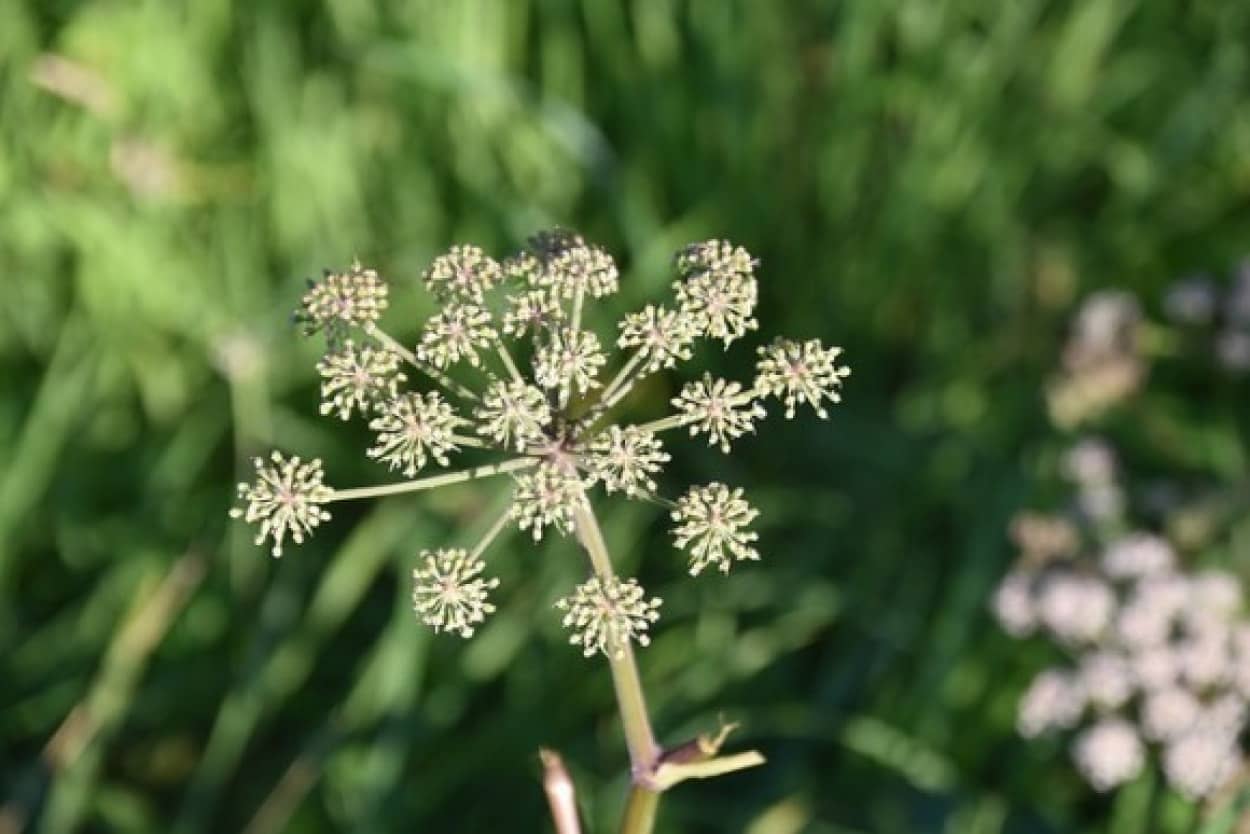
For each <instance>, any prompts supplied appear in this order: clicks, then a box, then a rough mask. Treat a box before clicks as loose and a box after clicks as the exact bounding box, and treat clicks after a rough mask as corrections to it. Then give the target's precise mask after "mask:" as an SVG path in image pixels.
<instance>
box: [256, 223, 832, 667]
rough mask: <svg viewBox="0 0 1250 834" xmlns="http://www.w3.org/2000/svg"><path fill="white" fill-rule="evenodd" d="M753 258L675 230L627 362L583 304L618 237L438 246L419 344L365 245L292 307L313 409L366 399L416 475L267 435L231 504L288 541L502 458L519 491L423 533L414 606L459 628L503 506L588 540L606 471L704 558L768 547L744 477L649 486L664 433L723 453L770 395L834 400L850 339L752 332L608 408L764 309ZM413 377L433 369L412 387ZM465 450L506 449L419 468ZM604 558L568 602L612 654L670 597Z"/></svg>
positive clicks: (740, 329) (398, 459) (344, 407)
mask: <svg viewBox="0 0 1250 834" xmlns="http://www.w3.org/2000/svg"><path fill="white" fill-rule="evenodd" d="M757 265H758V264H757V261H756V260H755V259H754V258H753V257H751V256H750V254H748V253H747V252H746V250H745V249H743V248H742V247H740V246H737V245H734V244H731V243H729V242H726V241H722V240H709V241H704V242H702V243H696V244H692V245H690V246H688V247H686V248H685V249H683V250H682V251H681V252H679V253H678V254H677V256H676V264H675V266H676V279H675V280H674V282H673V284H672V288H673V296H674V302H673V304H672V306H668V307H666V306H663V305H654V304H648V305H646V306H645V307H643V308H642V309H641V310H639V311H637V312H633V313H629V314H627V315H625V316H624V318H623V319H622V320H621V321H620V322H619V324H618V326H617V328H616V333H617V336H616V339H615V344H616V347H618V348H620V349H621V350H622V351H623V352H624V355H623V358H622V362H621V363H620V365H619V369H618V370H617V371H616V372H615V373H614V374H613V375H611V376H610V377H606V378H605V377H604V375H603V371H604V369H605V367H606V366H607V364H608V358H609V357H608V350H607V348H606V347H605V344H604V343H603V342H601V341H600V337H599V335H598V334H597V333H596V332H595V331H594V330H592V329H590V328H589V327H588V326H586V325H584V324H583V319H586V318H588V315H587V312H588V311H587V302H588V301H591V300H594V299H601V298H604V297H605V296H608V295H611V294H612V293H614V292H616V290H617V289H618V288H619V286H620V272H619V270H618V269H617V266H616V263H615V262H614V261H613V259H612V257H611V256H610V255H609V254H608V253H607V252H605V251H604V250H603V249H602V248H600V247H598V246H594V245H592V244H589V243H587V242H586V241H585V240H583V239H582V238H581V237H580V236H578V235H576V234H574V233H572V232H567V231H563V230H556V231H551V232H544V233H542V234H539V235H536V236H535V237H533V238H532V239H531V240H530V241H529V242H528V245H527V246H526V247H525V248H524V249H523V250H522V251H521V252H519V253H517V254H515V255H513V256H511V257H509V258H507V259H505V260H503V261H497V260H495V259H494V258H492V257H491V256H490V255H489V254H488V253H486V252H485V251H484V250H482V249H481V248H479V247H476V246H470V245H460V246H454V247H452V248H451V249H450V250H448V251H447V252H446V253H444V254H442V255H440V256H438V257H437V258H435V259H434V260H433V262H432V263H431V264H430V266H429V267H428V268H427V269H426V270H425V271H424V273H423V274H422V282H423V283H424V285H425V287H426V288H427V289H428V290H429V292H430V294H431V295H432V296H433V297H434V298H435V299H436V300H437V301H438V302H439V304H440V307H439V309H438V311H437V312H436V313H435V314H434V315H433V316H431V317H430V318H429V320H428V321H426V322H425V325H424V327H422V328H421V331H420V334H419V335H418V336H417V337H416V339H415V341H411V342H407V343H404V342H403V341H401V340H399V339H396V338H394V337H392V336H391V335H389V334H388V333H387V332H386V331H385V330H383V328H382V325H381V316H382V313H383V312H384V311H385V309H386V307H387V302H388V296H387V293H388V289H387V285H386V283H385V282H384V281H382V279H381V278H380V277H379V275H378V273H377V272H376V271H374V270H371V269H366V268H364V267H362V266H361V265H359V264H354V265H353V266H352V267H351V268H350V269H349V270H347V271H345V272H341V273H340V272H327V273H326V274H325V276H324V277H323V278H322V279H321V280H320V281H317V282H313V283H311V284H310V286H309V288H308V291H307V293H306V294H305V295H304V297H303V300H302V303H301V305H300V309H299V311H298V312H297V313H296V319H297V320H298V321H299V322H301V323H302V325H303V330H304V332H305V333H306V334H309V335H311V334H315V333H324V334H325V335H326V337H327V353H326V354H325V356H324V358H323V359H322V360H321V362H320V363H319V364H318V371H319V373H320V375H321V378H322V388H321V394H322V405H321V411H322V413H323V414H326V415H332V416H334V417H337V418H339V419H341V420H350V419H352V418H353V417H361V418H363V419H364V420H365V421H366V422H367V425H368V428H369V429H370V430H371V431H372V432H373V433H374V437H375V439H374V442H373V444H372V445H371V446H370V447H369V448H368V449H367V451H366V455H367V456H368V457H369V458H371V459H374V460H376V461H378V462H380V463H383V464H385V465H386V466H387V467H388V468H389V469H390V470H392V471H394V470H398V471H400V472H402V474H403V475H404V476H405V477H407V478H409V479H412V480H409V481H406V482H402V483H398V484H386V485H382V486H376V487H363V488H357V489H348V490H334V489H331V488H329V487H327V486H325V485H324V484H323V483H322V471H321V462H320V461H317V460H314V461H312V462H309V463H304V462H301V461H300V460H299V459H298V458H290V459H287V458H284V457H283V456H281V455H279V454H277V453H275V454H274V456H273V457H272V458H271V459H270V460H269V461H265V460H262V459H258V460H257V461H256V481H255V483H252V484H247V483H245V484H241V485H240V486H239V498H240V500H241V501H242V502H243V504H244V506H243V507H241V508H237V509H236V510H234V511H233V515H235V516H236V517H242V518H244V519H245V520H246V521H247V522H249V523H255V524H259V525H260V528H259V533H258V536H257V543H258V544H260V543H263V542H264V541H266V540H271V541H272V543H273V545H272V551H273V554H274V555H275V556H278V555H280V554H281V553H282V545H283V542H284V541H285V540H286V539H287V538H288V537H289V538H290V539H291V540H294V541H295V542H297V543H298V542H301V541H302V540H303V539H304V538H305V537H306V536H308V535H310V534H311V533H312V531H313V529H314V528H315V527H317V526H318V525H319V524H320V523H322V522H323V521H325V520H327V519H328V518H329V513H327V512H326V511H325V509H324V505H325V504H327V503H330V502H332V501H338V500H345V499H348V498H362V497H369V496H374V495H386V494H394V493H401V492H410V491H417V490H422V489H427V488H432V487H435V486H440V485H443V484H448V483H457V482H463V481H467V480H473V479H477V478H485V477H489V476H495V475H510V476H511V488H512V493H511V502H510V503H509V505H508V509H507V511H506V512H505V513H504V514H503V515H502V516H501V518H500V519H499V520H498V521H497V523H496V524H495V525H494V526H493V527H492V528H491V530H490V532H489V533H488V534H487V535H486V537H485V538H484V539H483V540H482V541H481V542H479V543H478V545H477V546H476V547H474V548H473V549H472V550H471V551H468V550H462V549H440V550H436V551H433V552H429V551H424V552H422V553H421V555H420V557H419V561H420V565H419V567H417V568H416V569H415V570H414V571H413V581H414V590H413V605H414V608H415V610H416V613H417V616H418V617H419V619H420V620H421V621H422V622H424V623H426V624H427V625H429V626H430V627H432V628H433V629H435V630H436V631H447V632H451V633H453V634H457V635H461V636H464V637H468V636H470V635H472V634H473V633H474V631H475V629H476V628H477V627H478V625H479V624H481V623H482V622H483V621H484V620H485V618H486V617H487V615H489V614H490V613H491V612H492V611H493V610H494V605H493V604H492V603H491V602H490V601H489V599H488V595H489V592H491V591H493V590H494V589H495V588H496V587H497V586H498V584H499V583H498V580H496V579H492V578H488V577H486V576H485V575H484V572H485V570H486V563H485V562H484V561H483V559H482V558H481V555H482V553H483V552H484V551H485V550H486V548H487V546H488V545H489V544H490V543H491V541H492V540H493V539H494V537H495V536H496V535H498V534H499V532H500V531H501V530H502V529H503V528H504V527H505V526H506V525H507V524H508V523H509V522H511V523H512V524H514V525H515V526H516V527H517V528H518V529H520V530H522V531H525V532H527V533H529V534H530V536H531V537H532V538H533V539H534V540H536V541H537V540H540V539H541V538H542V537H543V536H544V534H546V533H548V532H549V531H552V530H554V531H556V532H558V533H570V532H573V531H576V532H577V534H578V536H579V537H580V538H581V539H582V542H583V544H584V545H585V546H586V547H587V549H588V551H589V550H590V549H591V546H592V544H593V542H591V541H590V540H588V538H587V536H588V535H590V534H588V532H587V528H588V525H590V526H593V529H594V530H595V531H596V532H595V533H594V534H593V535H598V533H597V525H595V524H594V522H593V513H592V511H591V505H590V498H589V495H588V492H589V490H591V489H592V488H593V487H595V486H599V485H601V486H602V487H603V489H604V491H605V492H607V493H616V492H619V493H623V494H624V496H625V497H627V498H634V499H641V500H646V501H651V502H655V503H658V504H660V505H662V506H664V507H666V508H668V509H669V511H670V515H671V517H672V521H673V528H672V533H673V537H674V544H675V546H676V548H677V549H679V550H683V551H685V552H686V556H687V565H686V569H687V570H688V571H689V573H690V574H692V575H696V574H699V573H700V572H702V571H703V570H704V569H706V568H709V567H714V568H715V569H716V570H718V571H720V572H722V573H725V572H728V571H729V570H730V568H731V567H732V566H733V565H734V564H735V563H737V562H741V561H754V560H757V559H759V558H760V554H759V552H758V551H757V550H756V548H755V542H756V541H757V539H758V535H757V534H756V533H755V532H754V531H753V530H752V529H751V526H752V524H753V523H754V522H755V520H756V518H757V517H758V515H759V513H758V511H757V510H756V509H755V508H754V507H752V506H751V504H750V503H749V502H748V501H747V499H746V498H745V497H744V495H743V491H742V490H741V489H739V488H731V487H729V486H726V485H725V484H721V483H711V484H707V485H705V486H695V487H693V488H691V489H689V490H688V491H687V492H686V493H685V494H684V495H682V496H681V497H680V498H678V499H677V500H675V501H670V500H668V499H665V498H662V497H660V496H659V495H658V494H657V493H658V490H659V478H660V476H661V475H662V470H663V467H664V465H665V464H666V463H667V462H668V461H669V460H670V455H669V453H668V451H666V450H665V448H664V444H663V443H662V441H661V440H660V437H659V435H660V434H661V433H663V432H665V431H668V430H671V429H679V428H684V429H686V430H687V432H688V433H689V435H690V436H691V437H704V438H706V440H707V442H708V444H709V445H711V446H713V447H715V448H718V449H720V450H721V451H723V452H729V451H730V449H731V448H732V445H733V444H734V443H735V442H737V441H739V440H740V439H741V438H742V437H743V436H744V435H746V434H750V433H753V432H754V431H755V427H756V424H757V423H758V421H759V420H761V419H763V418H764V417H765V416H766V409H765V404H766V402H768V401H769V400H770V399H776V400H777V401H779V402H780V403H781V405H782V408H783V410H784V413H785V415H786V417H787V418H793V417H794V416H795V415H796V413H797V411H798V410H799V408H801V407H810V408H811V409H812V410H813V411H814V412H815V413H816V415H817V416H819V417H822V418H824V417H828V410H827V408H826V405H827V404H830V403H838V402H839V401H840V399H841V388H842V384H843V380H844V379H845V378H846V376H847V375H848V374H849V373H850V370H849V369H848V368H846V367H845V366H844V365H841V364H840V357H841V349H840V348H837V347H826V346H824V345H823V344H822V343H821V342H820V341H818V340H816V339H810V340H805V341H795V340H791V339H777V340H775V341H773V342H772V343H770V344H767V345H764V346H761V347H759V348H758V356H759V358H758V361H757V363H756V374H755V378H754V379H753V380H752V381H751V382H749V383H743V382H737V381H732V380H726V379H720V378H716V377H713V376H712V375H710V374H704V375H702V377H701V378H699V379H696V380H694V381H691V382H689V383H687V384H686V385H685V386H684V387H682V388H681V390H680V393H679V395H678V396H677V397H676V398H674V399H673V401H672V405H673V407H674V413H673V414H670V415H669V416H667V417H663V418H661V419H658V420H653V421H651V422H646V423H639V424H624V425H613V424H611V423H610V422H608V420H607V418H608V417H609V415H610V413H611V412H612V410H613V409H614V408H616V406H617V405H618V404H619V403H621V402H622V401H623V400H624V399H625V398H626V397H627V396H628V395H629V394H630V392H631V391H633V390H635V387H636V385H637V383H638V382H640V381H641V380H643V379H644V378H646V377H647V376H649V375H651V374H654V373H656V372H658V371H660V370H664V369H669V368H674V367H675V366H677V365H678V363H680V362H684V361H686V360H689V359H691V358H692V357H693V356H694V348H695V345H696V342H697V341H698V340H699V339H710V340H715V341H717V342H719V343H720V344H721V345H722V346H724V347H728V346H729V345H731V344H732V343H733V342H735V341H737V340H739V339H742V338H744V337H746V336H747V335H748V334H749V333H751V332H752V331H754V330H756V329H757V328H758V326H759V325H758V322H757V320H756V318H755V307H756V303H757V300H758V296H759V287H758V283H757V279H756V276H755V270H756V267H757ZM608 347H610V343H609V345H608ZM401 364H402V365H403V366H404V372H401V370H400V368H401ZM453 374H458V375H461V376H460V378H459V379H457V378H455V377H453ZM410 377H413V378H419V379H420V380H422V382H424V383H428V386H427V387H425V388H424V389H422V390H405V389H404V388H403V385H404V383H407V382H408V381H409V378H410ZM466 449H470V450H474V451H473V453H474V454H481V453H496V454H499V453H502V454H504V455H510V456H511V458H505V459H502V460H495V461H493V462H485V463H481V464H480V465H477V466H474V467H472V468H469V469H465V470H461V471H459V472H450V473H444V474H440V475H433V476H426V475H424V474H423V473H425V472H426V470H427V469H428V468H429V467H430V466H432V465H437V466H449V465H450V464H451V460H452V457H453V456H455V455H458V454H460V453H462V452H463V451H464V450H466ZM418 476H421V477H418ZM588 519H589V520H588ZM592 556H593V554H592ZM593 567H594V573H593V575H592V576H591V577H590V579H588V580H587V581H586V582H585V583H583V584H581V585H579V586H578V587H577V588H576V589H575V590H574V591H573V592H572V593H571V594H570V595H569V596H567V597H565V598H563V599H561V600H560V601H559V602H558V603H556V606H557V608H558V609H560V610H561V611H563V612H564V617H563V623H564V625H565V626H566V627H567V628H569V629H570V630H571V631H572V632H573V634H572V637H571V642H573V643H574V644H576V645H579V646H581V647H582V650H583V651H584V652H585V653H586V654H588V655H589V654H594V653H596V652H602V653H604V654H607V655H609V656H613V657H616V656H619V655H620V654H621V653H622V652H624V651H626V650H627V648H628V646H629V644H631V643H635V644H638V645H646V644H647V642H648V640H649V638H648V632H649V629H650V627H651V625H652V624H653V623H655V621H656V620H657V619H658V617H659V613H658V609H659V606H660V600H659V599H655V598H648V597H647V595H646V593H645V591H644V590H643V589H642V587H641V586H640V585H639V584H638V583H637V581H636V580H634V579H628V578H619V577H617V576H615V575H614V574H613V573H612V572H611V568H610V566H609V565H605V564H604V563H603V560H602V559H601V560H599V561H597V562H595V563H594V565H593Z"/></svg>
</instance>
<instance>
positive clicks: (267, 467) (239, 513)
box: [230, 452, 334, 556]
mask: <svg viewBox="0 0 1250 834" xmlns="http://www.w3.org/2000/svg"><path fill="white" fill-rule="evenodd" d="M252 463H253V464H254V465H255V467H256V481H255V482H254V483H250V484H248V483H241V484H239V488H238V492H239V500H240V501H242V502H244V505H245V507H235V508H234V509H232V510H231V511H230V516H231V517H232V518H242V519H243V520H244V521H246V522H247V523H248V524H259V525H260V529H259V530H258V531H257V533H256V544H257V545H261V544H264V543H265V540H266V539H272V540H273V547H272V548H271V552H272V553H273V555H274V556H281V555H282V542H283V540H285V539H286V537H287V534H290V536H291V539H292V541H294V542H295V543H296V544H303V542H304V537H305V536H309V535H312V531H313V529H314V528H315V527H317V525H319V524H321V522H323V521H329V520H330V513H329V512H328V511H327V510H326V509H325V508H324V507H323V506H322V505H323V504H325V503H326V502H328V501H329V500H330V499H331V497H333V495H334V490H332V489H330V488H329V487H328V486H326V485H325V484H323V483H322V482H321V479H322V478H323V477H324V473H323V472H322V471H321V461H320V460H310V461H307V462H304V461H301V460H300V459H299V458H297V457H293V458H287V457H283V455H282V453H281V452H272V453H271V454H270V455H269V460H268V462H266V461H265V459H264V458H254V459H253V461H252Z"/></svg>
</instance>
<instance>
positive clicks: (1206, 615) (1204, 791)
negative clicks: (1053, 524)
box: [992, 517, 1250, 799]
mask: <svg viewBox="0 0 1250 834" xmlns="http://www.w3.org/2000/svg"><path fill="white" fill-rule="evenodd" d="M1038 520H1039V519H1037V518H1036V517H1035V518H1034V522H1036V521H1038ZM1025 555H1026V558H1025V559H1024V560H1022V564H1021V565H1020V566H1019V567H1017V568H1016V569H1015V570H1013V571H1012V572H1011V573H1009V574H1008V575H1007V577H1006V578H1004V580H1003V582H1002V584H1001V585H1000V586H999V588H998V592H997V593H996V594H995V596H994V599H993V602H992V607H993V609H994V613H995V614H996V616H997V617H998V619H999V622H1000V623H1001V624H1002V626H1003V629H1004V630H1005V631H1007V632H1008V633H1009V634H1011V635H1012V636H1013V637H1025V636H1028V635H1030V634H1032V633H1035V632H1037V633H1041V634H1043V635H1045V636H1047V637H1049V638H1050V639H1051V640H1052V641H1053V642H1055V643H1056V644H1058V645H1059V646H1060V647H1062V649H1063V651H1064V652H1065V653H1066V654H1067V655H1068V656H1069V657H1070V658H1071V660H1072V663H1071V665H1070V666H1068V667H1066V668H1064V667H1052V668H1050V669H1046V670H1045V671H1043V672H1041V673H1040V674H1038V675H1037V677H1036V678H1035V679H1034V680H1033V683H1032V684H1031V685H1030V686H1029V687H1028V689H1027V691H1026V692H1025V693H1024V696H1023V697H1022V698H1021V700H1020V704H1019V711H1018V715H1017V727H1018V729H1019V732H1020V734H1021V735H1022V736H1025V737H1028V738H1032V737H1034V736H1038V735H1041V734H1043V733H1047V732H1055V731H1061V730H1072V729H1077V728H1078V727H1079V725H1081V724H1082V723H1084V725H1085V726H1084V729H1082V730H1080V731H1079V732H1078V734H1077V735H1076V738H1075V739H1074V741H1073V744H1072V756H1073V760H1074V762H1075V764H1076V766H1077V769H1078V770H1079V771H1080V772H1081V774H1082V775H1083V776H1084V777H1085V779H1086V781H1087V782H1088V783H1089V784H1090V786H1091V787H1093V788H1094V789H1095V790H1097V791H1099V792H1105V791H1111V790H1114V789H1116V788H1118V787H1119V786H1121V785H1122V784H1124V783H1126V782H1128V781H1130V780H1132V779H1133V778H1134V777H1136V776H1137V774H1138V773H1139V772H1140V771H1141V770H1142V768H1143V767H1145V765H1146V763H1147V761H1149V759H1150V758H1151V757H1152V756H1156V755H1157V758H1158V761H1159V763H1160V764H1161V765H1162V769H1163V773H1164V775H1165V777H1166V778H1167V781H1168V783H1169V784H1170V785H1171V786H1172V788H1174V789H1175V790H1176V791H1178V792H1179V793H1181V794H1183V795H1184V796H1186V797H1188V798H1190V799H1199V798H1202V797H1205V796H1209V795H1210V794H1212V793H1214V792H1215V791H1217V790H1219V789H1220V788H1221V787H1222V786H1223V785H1224V783H1225V782H1226V781H1227V780H1228V779H1229V777H1230V776H1231V775H1232V773H1233V771H1234V770H1235V769H1236V766H1237V762H1238V760H1239V757H1240V750H1239V745H1238V743H1237V739H1238V738H1239V737H1240V736H1241V734H1242V731H1243V730H1244V729H1245V727H1246V726H1247V719H1248V718H1250V716H1248V715H1247V706H1246V705H1247V702H1248V701H1250V673H1246V672H1245V671H1244V670H1246V669H1250V622H1247V621H1246V619H1245V616H1244V614H1243V612H1242V608H1243V600H1242V593H1241V586H1240V584H1239V583H1238V582H1237V581H1236V579H1235V578H1234V577H1233V576H1232V575H1231V574H1227V573H1223V572H1220V571H1215V570H1199V571H1185V570H1182V569H1181V568H1180V567H1179V566H1178V564H1177V560H1176V554H1175V551H1174V550H1173V548H1172V545H1171V544H1170V543H1169V542H1168V541H1167V540H1166V539H1164V538H1162V537H1161V536H1158V535H1156V534H1153V533H1147V532H1130V533H1127V534H1117V535H1116V536H1115V537H1112V538H1111V539H1110V540H1108V541H1107V542H1106V543H1105V544H1104V545H1103V546H1102V547H1101V549H1100V552H1099V553H1097V554H1096V556H1095V557H1094V558H1085V559H1081V558H1080V555H1081V554H1080V553H1079V552H1078V551H1077V548H1076V547H1075V546H1073V547H1072V548H1071V551H1069V549H1068V548H1066V547H1065V549H1064V551H1063V552H1062V553H1061V554H1060V553H1056V552H1054V551H1050V552H1049V553H1048V556H1047V557H1046V558H1045V559H1043V560H1039V559H1038V557H1037V556H1036V554H1035V553H1034V554H1029V553H1027V552H1026V554H1025ZM1087 555H1088V554H1087Z"/></svg>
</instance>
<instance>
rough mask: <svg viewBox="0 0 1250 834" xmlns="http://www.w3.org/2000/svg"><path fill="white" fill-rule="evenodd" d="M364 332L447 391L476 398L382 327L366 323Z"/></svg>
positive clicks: (472, 398) (468, 398)
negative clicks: (418, 356) (422, 359)
mask: <svg viewBox="0 0 1250 834" xmlns="http://www.w3.org/2000/svg"><path fill="white" fill-rule="evenodd" d="M365 332H366V333H368V334H369V335H370V336H373V337H374V338H375V339H377V340H378V341H379V342H381V343H382V344H384V345H386V346H387V348H389V349H390V350H391V351H394V352H395V353H397V354H399V355H400V356H401V357H403V358H404V359H405V360H406V361H407V362H408V364H409V365H411V366H412V367H414V368H416V369H417V370H418V371H420V372H421V373H423V374H425V375H426V376H428V377H429V378H430V379H432V380H434V381H435V382H437V383H438V384H440V385H442V386H443V387H444V388H446V389H447V390H448V391H451V392H453V393H455V394H459V395H460V396H462V397H464V398H465V399H467V400H476V399H477V398H478V397H477V394H474V393H473V392H472V391H470V390H469V389H468V388H466V387H464V386H463V385H461V384H460V383H459V382H456V381H455V380H454V379H452V378H451V377H449V376H447V374H445V373H443V372H442V371H440V370H439V369H438V368H435V367H434V366H433V365H429V364H427V363H425V362H422V361H421V360H420V359H418V358H417V355H416V354H415V353H413V352H412V351H410V350H409V349H408V348H406V347H404V346H403V345H402V344H400V342H399V340H398V339H395V338H393V337H392V336H391V335H390V334H389V333H387V332H386V331H384V330H383V329H382V328H380V327H378V326H377V325H376V324H372V323H370V324H368V325H366V326H365Z"/></svg>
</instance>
